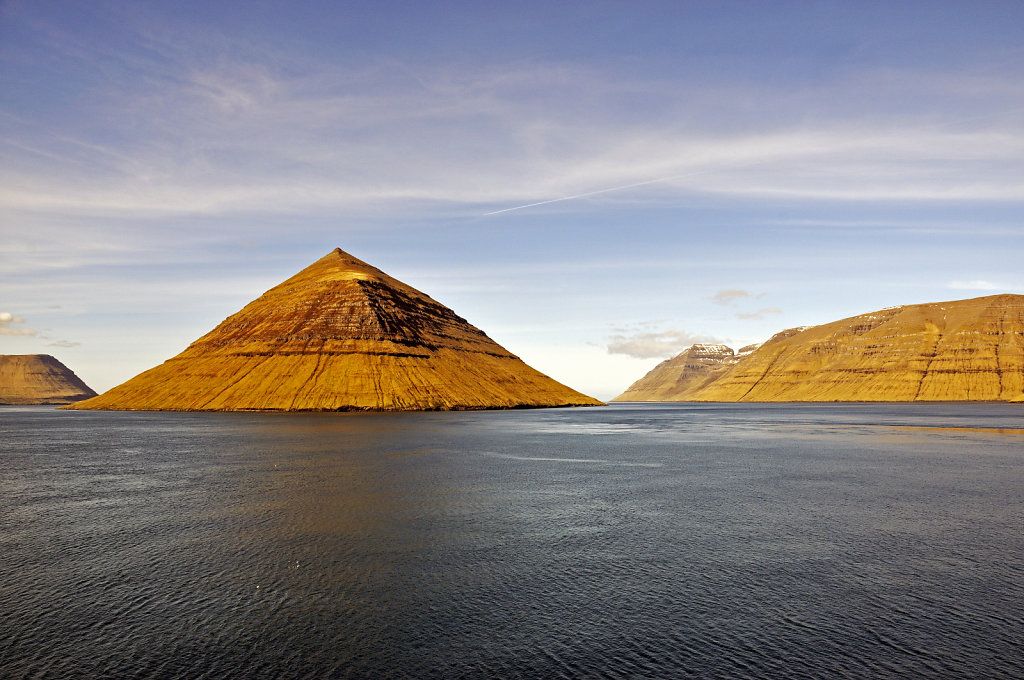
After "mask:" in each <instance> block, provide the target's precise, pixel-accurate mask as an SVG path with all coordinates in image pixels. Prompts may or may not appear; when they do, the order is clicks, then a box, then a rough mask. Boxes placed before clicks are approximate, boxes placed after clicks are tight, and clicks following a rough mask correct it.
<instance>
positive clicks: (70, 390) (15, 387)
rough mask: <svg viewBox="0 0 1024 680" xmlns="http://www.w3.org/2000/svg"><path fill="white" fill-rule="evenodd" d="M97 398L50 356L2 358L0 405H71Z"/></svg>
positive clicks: (0, 366)
mask: <svg viewBox="0 0 1024 680" xmlns="http://www.w3.org/2000/svg"><path fill="white" fill-rule="evenodd" d="M95 396H96V393H95V392H93V391H92V390H91V389H90V388H89V386H88V385H86V384H85V383H84V382H82V381H81V380H80V379H79V377H78V376H77V375H75V373H74V371H72V370H71V369H70V368H68V367H67V366H65V365H64V364H62V363H61V362H59V361H57V360H56V359H55V358H53V357H52V356H50V355H49V354H4V355H0V404H70V403H72V402H76V401H80V400H82V399H88V398H89V397H95Z"/></svg>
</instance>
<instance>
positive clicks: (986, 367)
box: [619, 295, 1024, 402]
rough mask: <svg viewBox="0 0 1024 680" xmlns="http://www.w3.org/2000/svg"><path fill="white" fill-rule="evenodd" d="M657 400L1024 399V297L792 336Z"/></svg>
mask: <svg viewBox="0 0 1024 680" xmlns="http://www.w3.org/2000/svg"><path fill="white" fill-rule="evenodd" d="M655 370H657V369H655ZM627 394H628V392H627ZM624 397H625V395H623V397H619V399H623V398H624ZM662 399H664V400H666V401H727V402H728V401H1024V296H1021V295H992V296H987V297H982V298H975V299H971V300H958V301H953V302H939V303H930V304H921V305H907V306H902V307H892V308H889V309H882V310H879V311H876V312H871V313H869V314H862V315H860V316H855V317H851V318H848V319H842V320H840V321H835V322H832V323H828V324H824V325H821V326H813V327H809V328H803V329H791V330H790V331H784V332H783V333H780V334H778V335H776V336H775V337H773V338H772V339H771V340H770V341H768V342H766V343H765V344H764V345H762V346H760V347H759V348H758V349H757V350H756V351H754V352H752V353H751V354H750V355H749V356H747V357H745V358H743V359H742V360H739V361H736V362H734V364H732V365H731V366H729V367H727V368H726V369H724V370H720V371H718V372H716V373H715V375H714V376H712V379H710V380H707V381H705V382H704V383H702V384H701V385H698V386H697V387H696V388H694V389H687V390H683V391H680V392H678V393H675V394H672V395H670V394H665V396H663V397H662Z"/></svg>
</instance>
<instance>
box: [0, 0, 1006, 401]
mask: <svg viewBox="0 0 1024 680" xmlns="http://www.w3.org/2000/svg"><path fill="white" fill-rule="evenodd" d="M1022 26H1024V3H1020V2H1017V1H1006V2H994V1H990V2H985V1H979V2H970V3H967V2H959V1H958V2H943V1H941V0H929V1H928V2H925V1H924V0H920V1H917V0H904V1H900V0H897V1H885V2H870V1H867V0H865V1H858V2H848V1H843V2H816V1H814V0H800V1H798V2H787V1H785V0H773V1H772V2H761V1H751V2H734V1H730V0H722V1H719V0H707V1H702V0H676V1H673V2H655V1H650V2H645V1H643V0H633V1H628V2H602V1H600V0H594V1H591V2H570V1H566V2H550V1H548V2H514V3H489V2H479V1H478V0H477V1H475V2H429V3H428V2H411V1H406V2H387V1H379V0H377V1H374V2H354V1H344V0H338V1H323V2H320V1H316V0H308V1H306V0H296V1H294V2H287V3H286V2H261V1H259V0H248V1H246V2H232V1H229V0H226V1H224V2H216V3H210V2H206V1H204V2H191V1H188V0H184V1H178V2H173V3H168V2H146V1H139V0H133V1H130V2H129V1H119V0H90V2H78V1H70V0H66V1H51V0H0V353H2V354H30V353H44V354H52V355H54V356H55V357H57V358H58V359H59V360H61V361H62V362H63V363H65V364H66V365H67V366H69V367H70V368H71V369H72V370H74V371H75V372H76V373H77V374H78V375H79V377H81V378H82V379H83V380H84V381H85V382H86V383H87V384H89V385H90V386H91V387H93V388H94V389H96V390H97V391H104V390H106V389H109V388H110V387H113V386H114V385H116V384H119V383H121V382H123V381H125V380H127V379H129V378H131V377H132V376H134V375H136V374H138V373H140V372H142V371H143V370H146V369H148V368H150V367H152V366H154V365H157V364H159V363H161V362H162V361H164V360H166V359H168V358H170V357H171V356H173V355H175V354H177V353H178V352H180V351H181V350H182V349H184V348H185V347H186V346H187V345H188V344H189V343H191V342H192V341H193V340H195V339H196V338H198V337H199V336H201V335H203V334H204V333H206V332H207V331H209V330H210V329H212V328H213V327H214V326H216V325H217V324H218V323H219V322H220V321H222V320H223V319H224V318H226V317H227V316H229V315H231V314H233V313H234V312H236V311H238V310H239V309H240V308H241V307H242V306H244V305H245V304H246V303H247V302H249V301H250V300H252V299H254V298H256V297H258V296H259V295H260V294H261V293H263V292H264V291H265V290H267V289H269V288H271V287H273V286H274V285H276V284H278V283H280V282H281V281H283V280H284V279H286V278H288V277H289V276H291V275H292V274H294V273H295V272H297V271H299V270H301V269H302V268H304V267H306V266H307V265H309V264H311V263H312V262H313V261H315V260H317V259H318V258H320V257H322V256H323V255H325V254H326V253H327V252H329V251H330V250H332V249H334V248H336V247H340V248H342V249H343V250H345V251H347V252H349V253H351V254H353V255H355V256H356V257H359V258H361V259H363V260H365V261H367V262H369V263H370V264H373V265H374V266H376V267H378V268H380V269H382V270H384V271H385V272H387V273H388V274H390V275H391V276H393V277H395V278H397V279H399V280H402V281H404V282H406V283H408V284H409V285H412V286H414V287H416V288H418V289H419V290H421V291H423V292H425V293H427V294H428V295H430V296H431V297H433V298H434V299H436V300H438V301H440V302H442V303H443V304H445V305H447V306H449V307H451V308H452V309H453V310H455V312H456V313H458V314H460V315H461V316H463V317H465V318H466V319H468V320H469V321H470V322H471V323H472V324H474V325H475V326H477V327H479V328H481V329H483V330H484V331H485V332H487V334H488V335H490V336H491V337H492V338H494V339H495V340H496V341H497V342H499V343H500V344H502V345H503V346H504V347H506V348H507V349H509V350H510V351H511V352H513V353H515V354H517V355H518V356H520V357H521V358H522V359H523V360H525V361H526V362H527V363H529V364H530V365H532V366H534V367H535V368H537V369H538V370H541V371H543V372H545V373H547V374H548V375H551V376H552V377H554V378H556V379H557V380H560V381H561V382H564V383H566V384H568V385H570V386H572V387H574V388H576V389H578V390H580V391H583V392H585V393H587V394H591V395H593V396H595V397H598V398H602V399H609V398H611V397H613V396H615V395H617V394H619V393H620V392H622V391H624V390H625V389H626V388H627V387H628V386H629V385H630V384H631V383H632V382H633V381H635V380H637V379H638V378H640V377H641V376H642V375H644V373H646V372H647V371H648V370H650V369H651V368H653V367H654V366H655V365H656V364H657V363H658V362H660V361H662V360H664V359H666V358H668V357H671V356H674V355H675V354H677V353H678V352H680V351H682V350H683V349H685V348H686V347H688V346H689V345H690V344H692V343H694V342H717V343H724V344H727V345H729V346H730V347H733V348H739V347H741V346H744V345H748V344H752V343H757V342H762V341H764V340H766V339H767V338H769V337H770V336H771V335H773V334H774V333H776V332H778V331H780V330H783V329H786V328H791V327H794V326H806V325H815V324H820V323H826V322H829V321H834V320H837V319H841V318H845V317H849V316H854V315H857V314H862V313H866V312H870V311H873V310H876V309H880V308H883V307H889V306H894V305H903V304H915V303H922V302H935V301H940V300H958V299H966V298H972V297H978V296H981V295H990V294H996V293H1006V292H1009V293H1024V268H1022V267H1021V262H1022V261H1024V29H1022V28H1021V27H1022Z"/></svg>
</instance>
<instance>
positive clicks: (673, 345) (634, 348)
mask: <svg viewBox="0 0 1024 680" xmlns="http://www.w3.org/2000/svg"><path fill="white" fill-rule="evenodd" d="M699 342H705V343H715V344H721V342H722V341H721V340H718V339H717V338H714V337H711V336H710V335H705V334H700V333H691V332H689V331H683V330H678V329H669V330H665V331H643V330H638V331H635V332H632V333H628V332H623V333H619V334H616V335H613V336H612V337H611V338H609V340H608V353H609V354H625V355H627V356H631V357H635V358H638V359H654V358H660V357H670V356H675V355H676V354H679V353H680V352H682V351H683V350H685V349H686V348H687V347H689V346H691V345H693V344H695V343H699Z"/></svg>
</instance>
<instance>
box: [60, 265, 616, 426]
mask: <svg viewBox="0 0 1024 680" xmlns="http://www.w3.org/2000/svg"><path fill="white" fill-rule="evenodd" d="M600 403H601V402H599V401H597V400H596V399H592V398H591V397H588V396H586V395H584V394H580V393H579V392H576V391H575V390H572V389H570V388H568V387H566V386H565V385H562V384H560V383H558V382H556V381H554V380H552V379H551V378H549V377H547V376H546V375H544V374H543V373H540V372H539V371H536V370H534V369H533V368H530V367H529V366H527V365H526V364H525V363H523V361H521V360H520V359H519V358H518V357H516V356H514V355H513V354H511V353H509V352H508V351H507V350H506V349H504V348H503V347H501V346H500V345H498V344H497V343H496V342H494V341H493V340H491V339H490V338H489V337H487V335H486V334H485V333H484V332H483V331H481V330H479V329H478V328H475V327H473V326H472V325H470V324H469V323H468V322H467V321H466V320H465V319H463V318H462V317H460V316H458V315H457V314H455V313H454V312H453V311H452V310H450V309H448V308H447V307H445V306H444V305H442V304H440V303H439V302H437V301H435V300H433V299H432V298H430V297H429V296H427V295H425V294H424V293H421V292H420V291H418V290H416V289H415V288H412V287H411V286H408V285H406V284H404V283H402V282H401V281H398V280H396V279H394V278H392V277H390V276H388V275H387V274H385V273H384V272H382V271H380V270H379V269H377V268H375V267H372V266H370V265H368V264H366V263H365V262H363V261H361V260H359V259H357V258H355V257H353V256H351V255H349V254H348V253H346V252H344V251H342V250H340V249H336V250H334V251H332V252H330V253H328V254H327V255H326V256H324V257H323V258H321V259H320V260H318V261H316V262H314V263H313V264H312V265H310V266H309V267H307V268H306V269H303V270H302V271H301V272H299V273H298V274H296V275H295V276H293V277H291V278H290V279H288V280H287V281H285V282H283V283H281V284H280V285H278V286H275V287H274V288H271V289H270V290H268V291H267V292H266V293H264V294H263V295H261V296H260V297H259V298H257V299H256V300H253V301H252V302H250V303H249V304H248V305H246V306H245V307H244V308H243V309H242V310H241V311H239V312H238V313H237V314H234V315H232V316H230V317H228V318H227V319H225V320H224V321H223V322H222V323H221V324H220V325H219V326H217V327H216V328H214V329H213V330H212V331H210V332H209V333H207V334H206V335H204V336H203V337H201V338H199V339H198V340H196V341H195V342H194V343H192V344H191V345H189V347H188V348H186V349H185V351H183V352H182V353H181V354H179V355H177V356H175V357H173V358H171V359H169V360H167V361H165V362H164V363H163V364H161V365H159V366H157V367H155V368H152V369H150V370H148V371H146V372H144V373H142V374H140V375H138V376H136V377H134V378H132V379H131V380H129V381H128V382H125V383H123V384H121V385H119V386H117V387H115V388H113V389H111V390H109V391H108V392H105V393H104V394H102V395H100V396H98V397H95V398H93V399H89V400H86V401H83V402H79V403H77V404H74V405H72V406H70V407H68V408H76V409H114V410H174V411H240V410H280V411H337V410H343V411H344V410H379V411H412V410H462V409H492V408H525V407H545V406H594V405H599V404H600Z"/></svg>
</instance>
